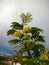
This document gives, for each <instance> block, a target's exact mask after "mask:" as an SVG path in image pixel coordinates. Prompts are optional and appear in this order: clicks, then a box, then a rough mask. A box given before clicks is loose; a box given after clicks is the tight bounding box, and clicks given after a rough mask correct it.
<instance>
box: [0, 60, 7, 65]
mask: <svg viewBox="0 0 49 65" xmlns="http://www.w3.org/2000/svg"><path fill="white" fill-rule="evenodd" d="M0 65H8V64H6V63H4V62H2V61H0Z"/></svg>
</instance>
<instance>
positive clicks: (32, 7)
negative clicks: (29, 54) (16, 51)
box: [0, 0, 49, 54]
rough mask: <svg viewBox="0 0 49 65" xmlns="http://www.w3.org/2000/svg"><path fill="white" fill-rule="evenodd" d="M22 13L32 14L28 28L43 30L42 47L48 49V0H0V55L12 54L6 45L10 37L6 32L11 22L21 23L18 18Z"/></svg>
mask: <svg viewBox="0 0 49 65" xmlns="http://www.w3.org/2000/svg"><path fill="white" fill-rule="evenodd" d="M22 12H23V13H26V12H30V13H31V14H32V17H33V20H32V22H31V23H30V24H29V25H30V26H35V27H39V28H42V29H43V30H44V32H43V35H44V36H45V37H46V38H45V40H46V42H45V44H44V45H45V46H46V47H47V48H48V49H49V0H0V53H6V54H11V53H12V52H13V48H12V47H11V46H10V45H9V44H8V40H9V39H11V37H8V36H7V33H6V32H7V30H8V29H9V28H10V25H11V22H13V21H17V22H20V23H21V21H20V18H19V16H20V14H21V13H22Z"/></svg>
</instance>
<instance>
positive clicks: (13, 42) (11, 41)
mask: <svg viewBox="0 0 49 65" xmlns="http://www.w3.org/2000/svg"><path fill="white" fill-rule="evenodd" d="M18 42H20V40H18V39H13V40H10V41H9V43H10V44H11V45H15V44H17V43H18Z"/></svg>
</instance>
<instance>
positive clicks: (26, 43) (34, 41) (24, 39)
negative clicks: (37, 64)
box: [7, 13, 45, 58]
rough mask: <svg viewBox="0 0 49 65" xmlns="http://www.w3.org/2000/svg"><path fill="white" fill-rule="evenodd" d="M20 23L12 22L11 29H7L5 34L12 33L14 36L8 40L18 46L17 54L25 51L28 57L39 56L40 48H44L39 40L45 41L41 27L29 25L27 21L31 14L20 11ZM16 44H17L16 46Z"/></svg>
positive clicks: (30, 18)
mask: <svg viewBox="0 0 49 65" xmlns="http://www.w3.org/2000/svg"><path fill="white" fill-rule="evenodd" d="M20 18H21V20H22V23H21V24H20V23H18V22H12V23H11V26H10V27H11V29H10V30H8V32H7V35H13V36H15V37H16V38H15V39H12V40H10V41H9V43H10V44H11V45H15V48H17V47H19V48H20V50H19V51H18V53H19V54H21V55H23V53H24V52H27V55H28V57H29V58H32V57H33V56H36V57H39V56H40V53H41V51H42V50H44V49H45V47H44V45H43V44H40V43H41V42H45V40H44V36H42V35H41V33H42V32H43V30H42V29H40V28H37V27H29V26H28V23H29V22H31V20H32V14H30V13H26V14H24V13H22V14H21V15H20ZM17 45H18V46H17Z"/></svg>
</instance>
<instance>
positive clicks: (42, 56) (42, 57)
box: [40, 54, 48, 60]
mask: <svg viewBox="0 0 49 65" xmlns="http://www.w3.org/2000/svg"><path fill="white" fill-rule="evenodd" d="M40 59H41V60H48V55H44V54H42V55H41V57H40Z"/></svg>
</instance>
